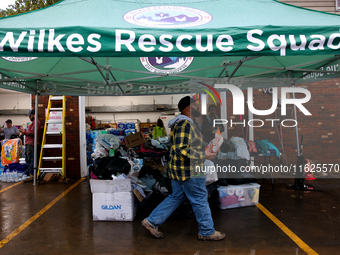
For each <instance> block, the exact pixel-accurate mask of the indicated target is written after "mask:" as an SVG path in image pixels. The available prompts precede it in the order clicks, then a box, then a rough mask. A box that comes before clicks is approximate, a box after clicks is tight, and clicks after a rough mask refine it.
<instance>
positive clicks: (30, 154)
mask: <svg viewBox="0 0 340 255" xmlns="http://www.w3.org/2000/svg"><path fill="white" fill-rule="evenodd" d="M37 146H38V147H37V152H38V153H37V154H38V158H37V167H38V163H39V161H38V160H39V155H40V145H37ZM25 162H26V164H27V168H28V169H27V172H28V173H27V174H30V175H33V173H34V145H31V144H26V146H25Z"/></svg>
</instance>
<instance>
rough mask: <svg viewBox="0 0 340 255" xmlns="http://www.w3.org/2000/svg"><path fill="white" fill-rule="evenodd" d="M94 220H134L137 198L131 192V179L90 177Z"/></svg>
mask: <svg viewBox="0 0 340 255" xmlns="http://www.w3.org/2000/svg"><path fill="white" fill-rule="evenodd" d="M90 186H91V192H92V193H93V194H92V213H93V220H94V221H132V220H133V218H134V217H135V215H136V210H137V200H136V198H135V196H134V194H133V193H132V192H131V180H130V179H122V180H96V179H90Z"/></svg>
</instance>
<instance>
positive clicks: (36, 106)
mask: <svg viewBox="0 0 340 255" xmlns="http://www.w3.org/2000/svg"><path fill="white" fill-rule="evenodd" d="M36 85H37V87H36V92H35V116H34V152H33V153H34V157H33V158H34V160H33V176H34V177H33V185H37V165H38V164H37V163H38V162H37V161H38V155H37V152H38V81H36Z"/></svg>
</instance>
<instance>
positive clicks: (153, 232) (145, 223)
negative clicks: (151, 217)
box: [142, 219, 164, 239]
mask: <svg viewBox="0 0 340 255" xmlns="http://www.w3.org/2000/svg"><path fill="white" fill-rule="evenodd" d="M142 226H143V227H144V228H146V229H147V230H149V231H150V233H151V235H152V236H154V237H155V238H158V239H161V238H163V236H164V235H163V233H162V232H160V231H158V228H155V227H153V226H151V225H150V223H149V222H148V221H147V220H146V219H144V220H143V221H142Z"/></svg>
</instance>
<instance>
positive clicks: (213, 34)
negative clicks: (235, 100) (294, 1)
mask: <svg viewBox="0 0 340 255" xmlns="http://www.w3.org/2000/svg"><path fill="white" fill-rule="evenodd" d="M339 24H340V17H339V16H338V15H335V14H326V13H322V12H318V11H311V10H305V9H302V8H298V7H294V6H290V5H286V4H283V3H280V2H278V1H273V0H256V1H248V0H240V1H229V0H216V1H213V2H212V1H208V0H201V1H197V0H195V1H194V0H187V1H185V2H183V1H178V0H176V1H172V2H171V5H169V4H168V3H167V2H164V1H161V0H148V1H124V0H101V1H100V3H98V1H94V0H88V1H79V0H63V1H61V2H59V3H57V4H55V5H53V6H50V7H47V8H44V9H41V10H37V11H33V12H30V13H25V14H22V15H17V16H12V17H7V18H2V19H0V55H1V56H2V58H1V59H0V73H1V74H2V76H1V79H0V87H2V88H7V89H12V90H16V91H22V92H27V93H33V94H36V93H38V94H41V95H43V94H64V95H151V94H154V95H157V94H174V93H187V92H189V91H190V79H192V78H204V79H208V80H209V79H213V78H224V79H225V80H226V81H227V82H229V83H232V84H237V85H238V86H240V87H241V88H246V87H248V86H252V87H273V86H283V85H287V84H290V83H291V80H290V79H291V78H293V79H294V82H295V83H298V82H300V80H301V81H303V82H306V77H307V76H306V75H310V74H313V73H314V72H317V74H318V77H319V78H329V77H335V76H338V75H339V71H338V69H337V68H335V70H334V68H333V67H334V66H337V64H338V59H339V56H338V55H337V54H339V48H340V32H339ZM320 69H321V70H320ZM331 69H332V70H331ZM326 74H327V75H326ZM307 80H308V79H307ZM313 80H314V79H313ZM215 81H216V80H215Z"/></svg>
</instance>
